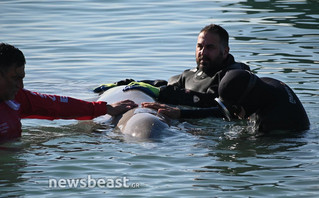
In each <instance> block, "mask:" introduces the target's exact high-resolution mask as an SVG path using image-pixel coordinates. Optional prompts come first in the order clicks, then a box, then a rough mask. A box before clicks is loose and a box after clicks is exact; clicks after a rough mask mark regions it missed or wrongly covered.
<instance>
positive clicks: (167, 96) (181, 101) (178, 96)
mask: <svg viewBox="0 0 319 198" xmlns="http://www.w3.org/2000/svg"><path fill="white" fill-rule="evenodd" d="M216 97H218V96H217V95H216V94H213V93H200V92H195V91H191V90H186V89H183V88H179V87H177V86H172V85H169V86H166V87H161V89H160V92H159V96H158V101H159V102H161V103H166V104H174V105H187V106H193V107H216V106H217V104H216V102H215V101H214V98H216Z"/></svg>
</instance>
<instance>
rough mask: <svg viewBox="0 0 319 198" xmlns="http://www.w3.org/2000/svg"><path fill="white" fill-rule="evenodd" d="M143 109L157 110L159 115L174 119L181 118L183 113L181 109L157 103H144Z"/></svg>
mask: <svg viewBox="0 0 319 198" xmlns="http://www.w3.org/2000/svg"><path fill="white" fill-rule="evenodd" d="M142 107H145V108H151V109H155V110H157V112H158V113H161V114H163V115H166V116H168V117H170V118H173V119H178V118H180V116H181V111H180V109H179V108H177V107H171V106H168V105H165V104H160V103H156V102H143V103H142Z"/></svg>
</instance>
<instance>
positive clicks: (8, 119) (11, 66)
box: [0, 43, 137, 142]
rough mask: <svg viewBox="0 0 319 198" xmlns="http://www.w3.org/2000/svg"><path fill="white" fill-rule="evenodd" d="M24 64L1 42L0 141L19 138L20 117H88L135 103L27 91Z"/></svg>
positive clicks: (18, 54) (117, 111) (17, 53)
mask: <svg viewBox="0 0 319 198" xmlns="http://www.w3.org/2000/svg"><path fill="white" fill-rule="evenodd" d="M25 63H26V61H25V57H24V55H23V53H22V52H21V51H20V50H19V49H18V48H15V47H14V46H12V45H9V44H5V43H0V142H3V141H7V140H11V139H15V138H19V137H21V132H22V130H21V122H20V120H21V118H36V119H49V120H53V119H77V120H89V119H93V118H95V117H98V116H101V115H105V114H109V115H112V116H115V115H118V114H121V113H124V112H126V111H128V110H129V109H131V108H134V107H136V106H137V104H135V103H134V102H133V101H131V100H125V101H120V102H117V103H113V104H107V103H106V102H87V101H83V100H78V99H75V98H71V97H66V96H57V95H48V94H40V93H37V92H31V91H28V90H26V89H24V88H23V78H24V76H25V71H24V68H25Z"/></svg>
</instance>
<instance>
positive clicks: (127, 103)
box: [106, 100, 138, 116]
mask: <svg viewBox="0 0 319 198" xmlns="http://www.w3.org/2000/svg"><path fill="white" fill-rule="evenodd" d="M137 106H138V105H137V104H136V103H135V102H133V101H131V100H123V101H120V102H116V103H113V104H107V105H106V107H107V114H109V115H111V116H116V115H119V114H122V113H125V112H126V111H128V110H130V109H133V108H135V107H137Z"/></svg>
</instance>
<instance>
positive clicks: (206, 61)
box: [196, 32, 229, 74]
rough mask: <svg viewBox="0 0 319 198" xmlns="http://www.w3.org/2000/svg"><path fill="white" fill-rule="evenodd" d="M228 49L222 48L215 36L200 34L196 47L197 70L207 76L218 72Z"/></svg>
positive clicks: (217, 37) (206, 33)
mask: <svg viewBox="0 0 319 198" xmlns="http://www.w3.org/2000/svg"><path fill="white" fill-rule="evenodd" d="M228 53H229V47H226V48H224V47H222V46H221V44H220V38H219V36H218V35H217V34H214V33H208V32H201V33H200V34H199V35H198V39H197V45H196V63H197V66H198V68H199V69H201V70H203V71H204V72H205V73H207V74H214V73H216V72H217V71H219V70H220V69H222V68H221V66H222V63H223V61H224V60H225V59H226V58H227V56H228Z"/></svg>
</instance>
